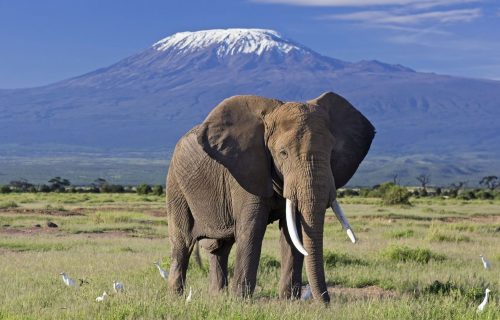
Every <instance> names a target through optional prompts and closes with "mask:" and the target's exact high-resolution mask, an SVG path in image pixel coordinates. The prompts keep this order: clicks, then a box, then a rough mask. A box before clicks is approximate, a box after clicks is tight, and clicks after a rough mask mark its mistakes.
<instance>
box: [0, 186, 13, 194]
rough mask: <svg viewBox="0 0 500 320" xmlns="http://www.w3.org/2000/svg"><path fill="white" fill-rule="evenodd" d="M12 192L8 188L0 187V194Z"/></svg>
mask: <svg viewBox="0 0 500 320" xmlns="http://www.w3.org/2000/svg"><path fill="white" fill-rule="evenodd" d="M11 191H12V190H10V187H9V186H1V187H0V193H10V192H11Z"/></svg>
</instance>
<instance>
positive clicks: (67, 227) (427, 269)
mask: <svg viewBox="0 0 500 320" xmlns="http://www.w3.org/2000/svg"><path fill="white" fill-rule="evenodd" d="M60 180H61V181H62V182H64V179H60ZM61 181H59V182H61ZM66 187H68V186H65V190H66ZM96 187H97V188H99V189H100V188H101V186H98V185H97V183H96ZM69 188H71V186H69ZM9 189H10V191H9V192H6V193H2V194H0V287H1V288H2V290H0V319H68V318H69V319H137V318H147V319H223V318H227V319H410V318H411V319H498V318H500V310H499V306H500V304H499V302H498V292H499V289H500V277H499V274H500V273H499V271H498V270H500V269H499V268H500V246H499V245H498V244H499V236H500V199H499V198H498V194H497V193H496V192H497V190H496V189H493V190H490V189H488V188H486V189H481V190H474V189H470V190H468V189H464V188H461V189H459V190H458V192H457V194H456V195H455V196H453V193H449V194H446V193H447V192H451V191H452V190H451V189H449V188H446V189H444V188H443V189H442V190H440V194H439V195H438V194H437V190H436V188H430V187H429V186H426V192H427V193H426V195H421V192H422V190H423V189H422V188H421V187H420V188H405V187H401V186H398V185H397V184H394V183H387V184H382V185H380V186H376V187H375V188H371V189H354V190H342V192H340V193H339V196H340V197H341V198H340V200H339V201H340V202H341V204H342V206H343V208H344V211H345V212H346V214H347V216H348V217H349V219H350V222H351V224H352V226H353V229H354V231H355V232H356V234H357V236H358V238H359V240H360V241H359V243H357V244H355V245H353V244H351V243H350V242H349V239H348V238H347V236H346V234H345V232H344V231H343V230H342V229H341V227H340V225H339V223H338V222H337V220H336V219H335V217H334V215H333V213H332V212H331V211H329V212H328V214H327V219H326V224H325V238H324V239H325V240H324V241H325V252H324V256H325V267H326V279H327V282H328V285H329V291H330V293H331V297H332V302H331V304H330V306H329V307H324V306H323V305H321V304H319V303H315V302H314V301H311V300H309V301H281V300H278V298H277V288H278V281H279V272H280V271H279V267H280V257H279V233H278V226H277V223H274V224H272V225H269V226H268V231H267V232H266V236H265V240H264V243H263V250H262V256H261V262H260V267H259V275H258V284H257V289H256V292H255V294H254V297H253V298H252V299H248V300H239V299H236V298H234V297H232V296H231V295H222V296H217V297H213V296H210V295H209V294H208V290H207V287H208V280H207V272H208V271H207V265H208V264H207V261H206V259H205V257H204V256H203V252H202V258H203V263H204V267H203V268H200V267H198V266H197V265H196V264H195V263H194V261H193V263H191V266H190V268H189V270H188V277H187V279H188V280H187V281H188V283H187V286H188V287H192V289H193V298H192V301H191V302H190V303H188V304H186V303H185V297H177V296H175V295H173V294H171V293H170V292H169V291H168V290H167V284H166V281H165V280H163V279H162V278H161V277H160V275H159V273H158V270H157V269H156V267H155V266H154V265H153V262H155V261H158V260H159V261H160V262H161V265H162V266H163V267H164V268H165V269H167V270H168V267H169V261H170V260H169V245H170V244H169V241H168V231H167V222H166V218H165V211H164V207H165V206H164V203H165V199H164V196H163V189H161V192H160V190H159V188H158V187H157V188H156V192H155V187H152V186H149V188H147V187H144V186H143V187H141V188H139V187H137V188H134V189H135V190H134V192H132V191H131V192H129V193H126V192H122V193H106V192H99V193H96V192H83V191H82V192H75V193H71V192H59V191H55V192H47V193H45V192H16V191H15V190H13V188H12V186H9ZM139 189H142V190H143V191H146V192H143V191H139ZM464 192H465V195H464V196H460V194H462V193H464ZM469 192H472V194H474V196H472V194H469ZM480 192H488V193H489V194H491V195H492V197H484V196H480V195H479V194H481V193H480ZM233 251H234V250H233ZM480 254H484V255H485V256H486V257H487V258H488V259H489V260H490V261H491V264H492V268H491V269H490V270H486V269H484V268H483V265H482V263H481V260H480V258H479V255H480ZM191 260H194V259H191ZM233 263H234V255H232V256H231V262H230V265H231V266H232V265H233ZM231 270H232V268H231V267H230V271H231ZM63 271H64V272H66V273H68V274H69V276H71V277H72V278H73V279H75V280H76V281H77V282H80V281H79V280H80V279H81V280H82V281H83V284H82V285H81V286H77V288H72V287H67V286H65V284H64V283H63V281H62V279H61V276H60V275H59V273H60V272H63ZM303 279H304V282H307V279H306V276H305V270H304V273H303ZM114 280H118V281H121V282H123V283H124V285H125V291H124V292H123V293H122V294H117V293H114V291H113V289H112V283H113V281H114ZM486 288H490V289H491V290H492V292H491V296H490V302H489V304H488V306H487V307H486V308H485V310H484V312H482V313H479V314H478V313H476V308H477V306H478V305H479V303H481V301H482V299H483V296H484V290H485V289H486ZM103 291H106V292H108V293H109V294H110V297H109V299H108V300H106V301H104V302H96V301H95V299H96V297H97V296H99V295H101V294H102V293H103Z"/></svg>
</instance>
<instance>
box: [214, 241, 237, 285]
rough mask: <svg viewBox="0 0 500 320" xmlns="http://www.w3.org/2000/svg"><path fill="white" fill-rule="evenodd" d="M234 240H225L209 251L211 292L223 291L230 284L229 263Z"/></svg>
mask: <svg viewBox="0 0 500 320" xmlns="http://www.w3.org/2000/svg"><path fill="white" fill-rule="evenodd" d="M233 243H234V241H230V240H227V241H223V242H222V243H221V245H220V247H219V248H217V249H216V250H214V251H211V252H209V253H208V256H209V261H210V287H209V292H210V293H219V292H221V291H223V290H224V289H225V288H226V287H227V284H228V281H227V263H228V260H229V253H230V252H231V247H232V246H233Z"/></svg>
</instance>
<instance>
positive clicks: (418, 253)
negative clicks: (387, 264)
mask: <svg viewBox="0 0 500 320" xmlns="http://www.w3.org/2000/svg"><path fill="white" fill-rule="evenodd" d="M382 256H383V257H385V258H388V259H389V260H392V261H396V262H410V261H413V262H418V263H428V262H429V261H430V260H435V261H442V260H444V259H445V256H443V255H441V254H437V253H434V252H432V251H431V250H429V249H422V248H415V249H413V248H410V247H408V246H390V247H388V248H386V249H385V250H384V251H382Z"/></svg>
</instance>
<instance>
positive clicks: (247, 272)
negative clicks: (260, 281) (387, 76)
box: [232, 204, 269, 297]
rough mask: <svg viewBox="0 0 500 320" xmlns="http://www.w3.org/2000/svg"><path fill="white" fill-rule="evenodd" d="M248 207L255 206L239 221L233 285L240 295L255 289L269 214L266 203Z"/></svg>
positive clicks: (247, 294)
mask: <svg viewBox="0 0 500 320" xmlns="http://www.w3.org/2000/svg"><path fill="white" fill-rule="evenodd" d="M248 207H249V208H252V207H253V208H254V210H253V211H251V213H248V214H246V215H243V216H242V219H240V221H237V226H238V227H237V231H236V245H237V250H236V261H235V268H234V280H233V285H232V286H233V292H234V293H235V295H236V296H239V297H248V296H251V295H252V293H253V291H254V289H255V285H256V281H257V269H258V267H259V259H260V252H261V249H262V240H263V238H264V233H265V231H266V227H267V219H268V216H269V210H268V209H267V208H266V207H265V206H264V205H260V204H254V205H248ZM255 207H257V208H255ZM250 210H252V209H250ZM240 217H241V216H240ZM238 222H239V223H238Z"/></svg>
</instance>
